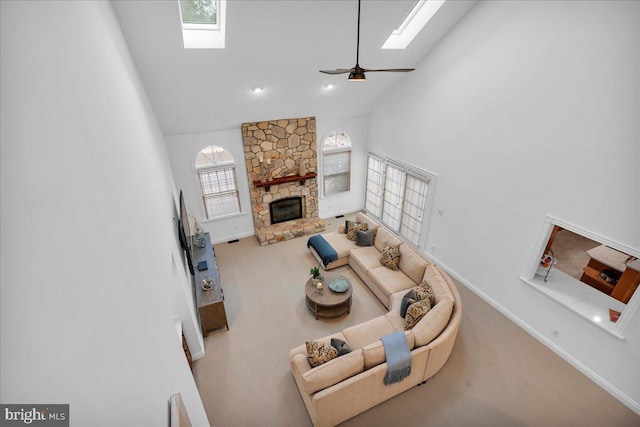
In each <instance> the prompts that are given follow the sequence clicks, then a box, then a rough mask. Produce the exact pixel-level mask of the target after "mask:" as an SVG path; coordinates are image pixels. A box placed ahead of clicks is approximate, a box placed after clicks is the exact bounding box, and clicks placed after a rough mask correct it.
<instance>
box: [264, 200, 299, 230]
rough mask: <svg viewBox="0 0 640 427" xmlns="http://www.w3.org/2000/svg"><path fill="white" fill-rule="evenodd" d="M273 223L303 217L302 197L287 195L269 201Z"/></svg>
mask: <svg viewBox="0 0 640 427" xmlns="http://www.w3.org/2000/svg"><path fill="white" fill-rule="evenodd" d="M269 215H270V216H271V224H277V223H279V222H285V221H290V220H292V219H298V218H302V197H287V198H285V199H279V200H275V201H273V202H271V203H269Z"/></svg>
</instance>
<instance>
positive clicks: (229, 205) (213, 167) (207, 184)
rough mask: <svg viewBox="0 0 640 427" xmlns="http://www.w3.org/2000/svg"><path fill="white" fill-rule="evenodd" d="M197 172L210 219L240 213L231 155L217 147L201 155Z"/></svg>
mask: <svg viewBox="0 0 640 427" xmlns="http://www.w3.org/2000/svg"><path fill="white" fill-rule="evenodd" d="M196 172H197V174H198V181H199V182H200V190H201V192H202V201H203V203H204V209H205V213H206V216H207V219H215V218H220V217H224V216H228V215H233V214H237V213H240V197H239V194H238V182H237V180H236V169H235V161H234V160H233V156H232V155H231V153H229V151H227V150H226V149H224V148H222V147H218V146H215V145H212V146H210V147H207V148H205V149H204V150H202V151H200V153H198V156H197V157H196Z"/></svg>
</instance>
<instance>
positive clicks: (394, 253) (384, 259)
mask: <svg viewBox="0 0 640 427" xmlns="http://www.w3.org/2000/svg"><path fill="white" fill-rule="evenodd" d="M380 264H382V265H384V266H385V267H388V268H390V269H392V270H399V269H400V247H399V246H392V245H391V244H390V243H389V242H384V245H383V246H382V252H381V253H380Z"/></svg>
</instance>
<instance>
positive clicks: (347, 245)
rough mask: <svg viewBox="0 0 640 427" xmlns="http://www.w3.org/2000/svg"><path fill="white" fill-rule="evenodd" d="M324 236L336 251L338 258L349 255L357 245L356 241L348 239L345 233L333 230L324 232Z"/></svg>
mask: <svg viewBox="0 0 640 427" xmlns="http://www.w3.org/2000/svg"><path fill="white" fill-rule="evenodd" d="M322 237H324V240H326V241H327V243H329V244H330V245H331V247H332V248H333V249H334V250H335V251H336V253H337V254H338V258H344V257H348V256H349V251H351V249H353V248H356V247H357V246H356V242H353V241H351V240H349V239H347V236H345V235H344V234H340V233H336V232H331V233H326V234H323V235H322Z"/></svg>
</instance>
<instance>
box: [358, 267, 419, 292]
mask: <svg viewBox="0 0 640 427" xmlns="http://www.w3.org/2000/svg"><path fill="white" fill-rule="evenodd" d="M367 276H368V277H369V278H370V279H371V281H372V282H373V283H374V284H375V285H376V287H377V288H378V289H380V290H381V291H382V293H383V294H384V295H385V296H386V297H387V298H388V297H389V295H391V294H392V293H394V292H398V291H406V290H409V289H410V288H413V287H414V286H416V284H415V283H414V282H413V280H411V279H410V278H409V276H407V275H406V274H404V273H403V272H402V271H400V270H398V271H393V270H391V269H390V268H387V267H384V266H380V267H377V268H372V269H370V270H369V272H368V273H367Z"/></svg>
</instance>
